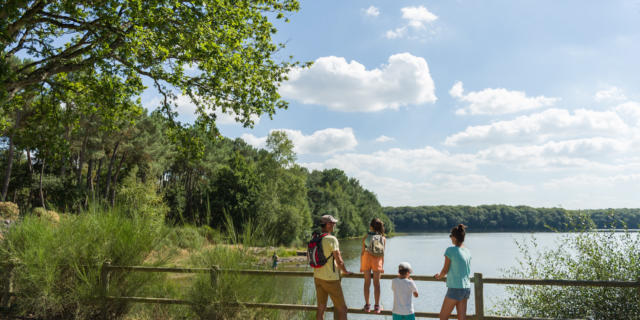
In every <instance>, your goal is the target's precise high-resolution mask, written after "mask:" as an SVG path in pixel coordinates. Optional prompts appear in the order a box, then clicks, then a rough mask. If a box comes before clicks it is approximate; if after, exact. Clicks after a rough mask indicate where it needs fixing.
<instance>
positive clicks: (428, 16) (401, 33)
mask: <svg viewBox="0 0 640 320" xmlns="http://www.w3.org/2000/svg"><path fill="white" fill-rule="evenodd" d="M400 11H402V19H404V20H406V24H405V25H403V26H401V27H398V28H395V29H393V30H388V31H387V32H386V33H385V37H387V38H388V39H396V38H404V37H405V36H407V35H408V33H409V29H411V30H413V31H416V32H423V31H424V30H426V28H427V24H430V23H432V22H434V21H436V20H437V19H438V16H436V15H435V14H433V13H432V12H430V11H429V10H428V9H427V8H425V7H424V6H419V7H404V8H402V9H400Z"/></svg>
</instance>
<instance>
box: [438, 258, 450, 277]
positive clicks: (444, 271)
mask: <svg viewBox="0 0 640 320" xmlns="http://www.w3.org/2000/svg"><path fill="white" fill-rule="evenodd" d="M449 266H451V259H449V257H446V256H445V257H444V266H443V267H442V270H440V273H436V275H435V277H436V279H438V280H440V279H442V278H444V277H445V276H446V275H447V272H449Z"/></svg>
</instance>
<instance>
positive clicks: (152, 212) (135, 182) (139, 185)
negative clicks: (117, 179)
mask: <svg viewBox="0 0 640 320" xmlns="http://www.w3.org/2000/svg"><path fill="white" fill-rule="evenodd" d="M137 173H138V169H137V167H134V168H133V169H132V170H131V171H130V172H129V175H128V176H127V177H126V178H125V179H124V180H123V181H122V184H121V185H120V186H119V187H118V192H117V195H116V202H117V203H118V206H119V207H120V208H122V210H125V211H126V212H127V213H128V214H129V215H131V216H134V215H143V216H149V217H151V218H152V219H153V220H155V221H163V220H164V217H165V215H166V214H167V212H168V211H169V208H167V206H166V205H165V204H164V202H163V200H162V196H161V195H159V194H158V192H157V191H158V190H157V189H158V187H157V186H156V182H155V181H153V180H147V181H146V182H142V181H141V180H140V179H139V178H138V177H137Z"/></svg>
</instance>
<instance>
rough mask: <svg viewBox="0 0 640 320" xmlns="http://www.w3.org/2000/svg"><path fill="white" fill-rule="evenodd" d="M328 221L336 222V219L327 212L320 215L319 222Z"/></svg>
mask: <svg viewBox="0 0 640 320" xmlns="http://www.w3.org/2000/svg"><path fill="white" fill-rule="evenodd" d="M329 222H333V223H336V222H338V219H336V218H334V217H333V216H332V215H328V214H325V215H324V216H322V218H320V224H325V223H329Z"/></svg>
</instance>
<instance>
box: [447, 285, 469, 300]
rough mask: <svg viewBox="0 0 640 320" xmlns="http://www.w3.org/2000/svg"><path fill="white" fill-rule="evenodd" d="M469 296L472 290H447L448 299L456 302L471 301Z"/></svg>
mask: <svg viewBox="0 0 640 320" xmlns="http://www.w3.org/2000/svg"><path fill="white" fill-rule="evenodd" d="M469 296H471V289H470V288H464V289H463V288H449V289H447V295H446V297H447V298H449V299H453V300H456V301H462V300H466V299H469Z"/></svg>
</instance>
